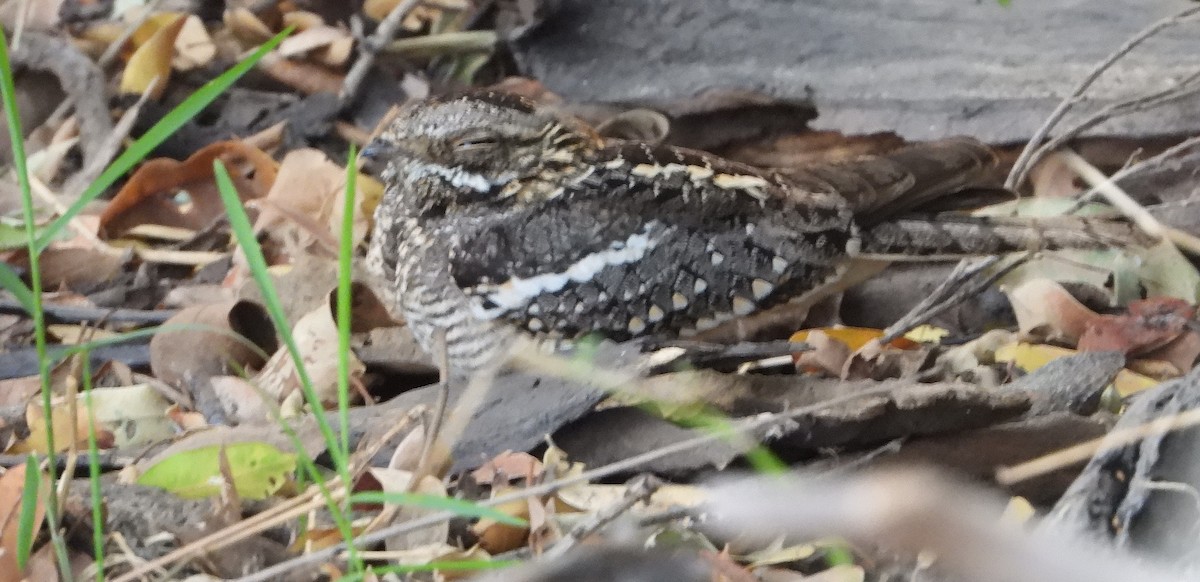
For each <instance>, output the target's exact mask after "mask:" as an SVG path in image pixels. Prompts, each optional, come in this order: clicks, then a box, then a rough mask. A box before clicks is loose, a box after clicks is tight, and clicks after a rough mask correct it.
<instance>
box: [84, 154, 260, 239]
mask: <svg viewBox="0 0 1200 582" xmlns="http://www.w3.org/2000/svg"><path fill="white" fill-rule="evenodd" d="M215 159H220V160H221V161H222V162H223V163H224V164H225V167H226V168H227V169H229V173H230V178H232V180H233V183H234V186H236V187H237V191H238V194H239V195H240V196H241V197H242V200H248V199H252V198H259V197H261V196H263V195H265V194H266V193H267V191H268V190H269V189H270V187H271V184H272V183H274V181H275V173H276V169H275V160H272V159H271V156H268V155H267V154H265V153H263V152H262V151H260V150H258V149H256V148H253V147H250V146H248V145H246V144H244V143H242V142H240V141H223V142H217V143H214V144H210V145H208V146H205V147H204V148H203V149H201V150H199V151H197V152H196V153H194V154H192V155H191V156H190V157H189V158H188V159H187V160H185V161H183V162H180V161H177V160H172V159H168V158H157V159H153V160H150V161H148V162H146V163H144V164H142V166H141V167H140V168H138V169H137V171H136V172H134V174H133V176H132V177H130V178H129V181H127V182H125V185H124V186H123V187H122V188H121V190H120V191H119V192H117V195H116V196H115V197H113V200H112V202H110V203H109V205H108V207H107V208H105V209H104V212H103V213H102V214H101V215H100V228H101V229H102V231H103V232H104V233H105V234H107V235H109V236H120V235H121V234H123V233H124V232H125V231H126V230H128V229H130V228H132V227H134V226H137V225H140V224H160V225H166V226H177V227H181V228H190V229H200V228H204V227H206V226H208V225H209V223H211V222H212V221H213V220H214V219H216V218H217V217H218V216H223V215H224V214H225V206H224V205H223V204H222V203H221V199H220V195H219V194H218V193H217V188H216V184H215V182H214V181H213V169H212V168H213V160H215ZM180 191H185V192H186V193H187V197H188V200H186V201H183V202H179V201H177V200H176V193H177V192H180Z"/></svg>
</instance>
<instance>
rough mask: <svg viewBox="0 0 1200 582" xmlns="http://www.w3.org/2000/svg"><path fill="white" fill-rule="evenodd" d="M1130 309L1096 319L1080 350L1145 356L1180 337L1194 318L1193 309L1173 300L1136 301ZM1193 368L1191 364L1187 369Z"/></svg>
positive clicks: (1183, 302)
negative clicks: (1124, 312) (1122, 313)
mask: <svg viewBox="0 0 1200 582" xmlns="http://www.w3.org/2000/svg"><path fill="white" fill-rule="evenodd" d="M1128 310H1129V313H1128V314H1125V315H1105V316H1099V317H1096V318H1093V320H1092V321H1091V323H1090V324H1089V325H1088V327H1087V329H1086V330H1085V331H1084V333H1083V335H1082V337H1080V338H1079V344H1078V348H1079V350H1080V351H1117V352H1121V353H1123V354H1127V355H1141V354H1146V353H1148V352H1151V351H1153V350H1155V349H1157V348H1160V347H1162V346H1165V345H1166V344H1168V343H1170V342H1172V341H1174V340H1175V339H1176V338H1178V337H1179V336H1180V335H1181V334H1183V331H1184V329H1185V326H1186V325H1187V323H1188V322H1189V321H1191V319H1192V317H1193V316H1194V315H1195V308H1194V307H1192V306H1191V305H1188V303H1187V302H1185V301H1183V300H1182V299H1175V298H1172V297H1152V298H1150V299H1143V300H1140V301H1134V302H1131V303H1130V304H1129V308H1128ZM1190 368H1191V364H1190V363H1189V364H1188V365H1187V366H1186V367H1185V369H1190Z"/></svg>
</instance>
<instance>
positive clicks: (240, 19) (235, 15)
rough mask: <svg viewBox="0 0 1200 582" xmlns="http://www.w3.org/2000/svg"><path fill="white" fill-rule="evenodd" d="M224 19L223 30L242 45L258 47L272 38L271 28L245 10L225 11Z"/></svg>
mask: <svg viewBox="0 0 1200 582" xmlns="http://www.w3.org/2000/svg"><path fill="white" fill-rule="evenodd" d="M224 19H225V28H226V29H227V30H229V32H231V33H233V36H234V37H236V38H237V39H238V40H239V41H240V42H241V43H242V44H243V45H246V46H254V45H259V44H262V43H264V42H266V41H267V40H269V39H270V38H271V37H272V36H273V34H272V33H271V28H270V27H269V26H267V25H266V24H264V23H263V21H262V20H259V18H258V17H257V16H255V15H254V13H253V12H251V11H250V10H249V9H247V8H241V7H239V8H233V9H230V10H226V11H225V18H224Z"/></svg>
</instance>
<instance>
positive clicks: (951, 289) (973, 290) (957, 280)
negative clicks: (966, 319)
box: [879, 252, 1033, 345]
mask: <svg viewBox="0 0 1200 582" xmlns="http://www.w3.org/2000/svg"><path fill="white" fill-rule="evenodd" d="M1032 256H1033V253H1031V252H1027V253H1025V254H1024V255H1023V256H1021V257H1020V258H1018V259H1017V260H1014V261H1012V262H1011V263H1009V264H1008V265H1005V266H1004V267H1002V268H1000V269H999V270H997V271H996V272H995V273H993V274H992V275H991V276H989V277H988V278H986V279H984V280H983V281H980V282H978V283H976V284H975V285H971V286H968V285H967V283H968V282H969V281H970V280H971V279H972V278H973V277H975V276H976V275H978V274H979V273H982V272H983V271H984V270H985V269H988V268H990V267H992V266H993V265H995V264H996V263H998V262H1000V257H987V258H985V259H982V260H980V261H975V262H972V261H969V260H966V259H964V260H963V261H961V262H959V263H958V265H956V266H955V267H954V271H952V272H951V273H950V276H949V277H946V280H945V281H943V282H942V284H941V285H938V287H937V289H934V290H933V293H930V294H929V297H926V298H925V299H923V300H921V302H920V303H918V304H917V305H916V306H914V307H913V308H912V309H910V310H909V311H908V313H905V314H904V315H903V316H902V317H900V319H898V320H897V321H896V323H893V324H892V325H890V326H888V328H887V329H886V330H884V332H883V337H881V338H879V343H880V344H884V345H886V344H887V343H889V342H891V341H893V340H895V339H896V338H898V337H900V336H902V335H904V334H906V333H908V332H909V331H912V329H913V328H915V327H917V326H918V325H921V324H923V323H926V322H928V321H929V320H930V319H932V318H934V317H936V316H937V315H939V314H941V313H943V312H945V311H946V310H947V309H950V308H951V307H954V306H955V305H958V304H959V303H962V302H963V301H965V300H966V299H967V298H968V297H970V296H972V295H975V294H977V293H980V292H982V291H983V290H984V289H987V288H988V287H990V286H991V285H992V284H993V283H995V282H996V281H998V280H1000V278H1001V277H1003V276H1005V275H1007V274H1008V273H1009V272H1010V271H1012V270H1013V269H1015V268H1017V267H1018V266H1019V265H1021V264H1022V263H1024V262H1025V261H1028V260H1029V258H1030V257H1032Z"/></svg>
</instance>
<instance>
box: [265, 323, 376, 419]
mask: <svg viewBox="0 0 1200 582" xmlns="http://www.w3.org/2000/svg"><path fill="white" fill-rule="evenodd" d="M292 336H293V337H294V338H295V340H296V345H297V347H298V348H299V350H300V355H301V359H302V360H303V364H304V366H305V368H306V370H307V371H308V377H309V379H310V380H311V381H312V389H313V392H315V393H316V396H317V398H318V399H320V401H321V403H322V405H323V406H330V405H333V404H335V403H337V385H338V384H337V375H338V369H337V360H338V342H337V325H336V324H335V323H334V321H333V314H332V312H331V311H330V309H329V306H328V305H327V304H326V305H321V306H319V307H317V308H316V309H315V310H313V311H311V312H309V313H308V314H306V315H305V316H304V317H301V318H300V321H297V322H296V325H295V327H293V328H292ZM346 357H348V358H349V359H350V362H349V363H350V367H349V369H350V376H351V382H352V383H353V382H354V381H356V379H357V378H358V377H360V376H361V375H362V373H363V371H364V370H365V369H366V366H364V365H363V363H362V361H361V360H359V359H358V357H356V356H355V355H354V353H353V352H351V353H349V354H347V355H346ZM255 382H256V383H257V384H258V386H259V387H261V388H262V389H263V391H264V392H265V393H267V394H269V395H270V396H272V397H274V398H276V400H277V401H278V402H280V403H281V405H283V409H284V411H285V413H287V412H290V411H298V410H299V409H300V408H301V407H302V406H303V403H304V401H303V393H302V392H301V390H300V379H299V376H298V375H297V373H296V368H295V365H294V364H293V362H292V357H291V355H290V354H289V353H288V351H287V350H286V349H280V350H278V351H276V352H275V354H274V355H273V356H271V359H270V360H268V361H267V364H266V365H265V366H263V369H262V372H260V373H259V374H258V376H257V377H256V379H255ZM289 401H290V402H289Z"/></svg>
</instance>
